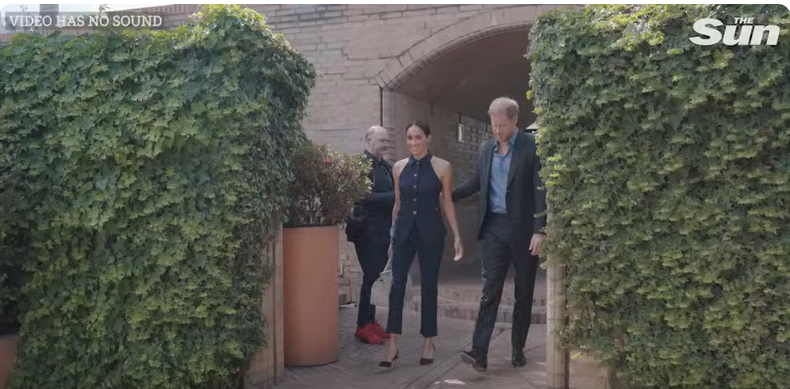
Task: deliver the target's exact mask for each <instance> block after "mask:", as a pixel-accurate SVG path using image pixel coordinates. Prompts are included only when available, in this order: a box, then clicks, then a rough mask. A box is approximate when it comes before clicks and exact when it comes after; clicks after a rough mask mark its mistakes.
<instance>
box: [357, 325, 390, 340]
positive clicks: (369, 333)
mask: <svg viewBox="0 0 790 389" xmlns="http://www.w3.org/2000/svg"><path fill="white" fill-rule="evenodd" d="M354 336H355V337H356V338H357V339H359V340H360V341H362V342H364V343H367V344H382V343H384V340H383V339H381V337H380V336H378V335H376V333H375V332H373V329H372V327H371V325H370V324H368V325H366V326H364V327H362V328H357V332H356V333H354Z"/></svg>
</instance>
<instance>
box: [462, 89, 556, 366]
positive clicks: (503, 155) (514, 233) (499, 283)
mask: <svg viewBox="0 0 790 389" xmlns="http://www.w3.org/2000/svg"><path fill="white" fill-rule="evenodd" d="M488 114H489V116H490V118H491V130H492V132H493V136H494V137H493V139H490V140H487V141H485V142H483V143H482V144H481V145H480V147H479V149H478V155H477V169H476V171H475V174H474V175H473V176H472V177H471V178H470V179H469V180H467V181H465V182H464V183H463V184H461V186H459V187H458V188H456V189H455V190H454V191H453V199H454V200H460V199H463V198H465V197H469V196H471V195H473V194H475V193H477V192H480V196H479V197H478V203H477V209H478V221H477V230H478V233H477V238H478V240H482V273H483V274H482V275H483V294H482V297H481V299H480V311H479V312H478V315H477V323H476V324H475V331H474V335H473V340H472V350H471V351H464V352H463V353H462V354H461V358H462V360H463V361H464V362H466V363H468V364H470V365H472V367H473V368H474V369H475V370H477V371H485V370H486V369H487V368H488V346H489V343H490V341H491V334H492V333H493V331H494V324H495V323H496V317H497V310H498V309H499V301H500V299H501V298H502V289H503V287H504V284H505V277H506V276H507V270H508V267H510V264H511V263H512V264H513V267H514V269H515V298H516V304H515V307H514V312H513V327H512V329H511V345H512V349H513V354H512V355H511V363H512V364H513V366H515V367H521V366H524V365H526V363H527V360H526V358H525V356H524V346H525V344H526V341H527V334H528V333H529V325H530V317H531V316H532V294H533V289H534V287H535V275H536V273H537V270H538V256H537V255H538V252H539V251H540V246H541V243H542V242H543V239H544V235H543V234H544V227H545V226H546V216H545V214H544V212H545V210H546V191H545V188H543V183H542V181H541V179H540V176H539V175H538V173H539V172H540V159H539V158H538V156H537V153H536V145H535V137H534V135H533V134H530V133H519V131H518V128H517V127H516V124H517V122H518V103H516V102H515V101H514V100H512V99H509V98H504V97H501V98H498V99H496V100H494V101H493V102H492V103H491V105H490V107H489V110H488ZM540 214H543V215H541V216H536V215H540Z"/></svg>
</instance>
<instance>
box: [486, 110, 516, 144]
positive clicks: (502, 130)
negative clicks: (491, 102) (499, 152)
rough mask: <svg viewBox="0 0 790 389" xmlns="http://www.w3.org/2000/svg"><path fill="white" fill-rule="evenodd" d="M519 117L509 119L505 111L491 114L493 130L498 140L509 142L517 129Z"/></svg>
mask: <svg viewBox="0 0 790 389" xmlns="http://www.w3.org/2000/svg"><path fill="white" fill-rule="evenodd" d="M516 122H517V119H516V118H513V119H509V118H508V117H507V114H506V113H504V112H498V113H494V114H491V132H492V133H493V135H494V138H496V140H497V141H498V142H502V143H504V142H507V141H508V140H509V139H510V137H511V136H513V132H514V131H515V130H516Z"/></svg>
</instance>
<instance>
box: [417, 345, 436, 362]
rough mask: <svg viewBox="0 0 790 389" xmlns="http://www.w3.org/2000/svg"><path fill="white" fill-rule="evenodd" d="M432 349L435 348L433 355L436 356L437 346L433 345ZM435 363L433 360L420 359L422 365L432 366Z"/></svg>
mask: <svg viewBox="0 0 790 389" xmlns="http://www.w3.org/2000/svg"><path fill="white" fill-rule="evenodd" d="M431 348H433V354H434V356H436V345H435V344H432V345H431ZM432 363H433V358H420V365H423V366H425V365H430V364H432Z"/></svg>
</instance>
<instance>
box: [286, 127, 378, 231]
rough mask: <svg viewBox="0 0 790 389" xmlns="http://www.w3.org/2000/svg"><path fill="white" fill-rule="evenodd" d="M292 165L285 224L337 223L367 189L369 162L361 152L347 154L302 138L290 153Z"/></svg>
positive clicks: (324, 224) (303, 225) (321, 224)
mask: <svg viewBox="0 0 790 389" xmlns="http://www.w3.org/2000/svg"><path fill="white" fill-rule="evenodd" d="M292 167H293V169H294V174H295V178H294V180H293V181H292V182H291V187H290V190H289V192H290V194H291V196H293V198H292V201H291V203H290V205H289V207H288V210H287V212H286V213H287V216H288V221H287V222H286V223H285V226H286V227H316V226H333V225H338V224H340V223H341V222H342V221H343V219H345V217H346V216H348V215H349V214H350V213H351V210H352V208H353V206H354V202H355V201H358V200H359V199H362V198H364V197H365V196H367V195H368V193H369V192H370V185H371V182H370V178H368V172H369V171H370V169H371V165H370V162H369V161H368V160H367V159H365V157H364V156H362V155H354V156H350V155H347V154H343V153H339V152H336V151H333V150H331V149H329V148H328V147H327V146H325V145H320V146H319V145H315V144H313V143H312V142H310V141H306V142H304V144H303V145H302V147H300V148H299V149H298V151H297V152H296V153H295V154H294V158H293V163H292Z"/></svg>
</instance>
